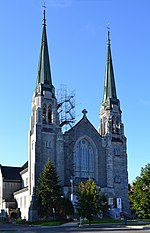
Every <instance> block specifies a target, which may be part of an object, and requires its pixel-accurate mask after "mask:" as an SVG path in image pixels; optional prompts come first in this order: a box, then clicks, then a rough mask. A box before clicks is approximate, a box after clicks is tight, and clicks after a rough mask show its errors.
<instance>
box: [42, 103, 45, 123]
mask: <svg viewBox="0 0 150 233" xmlns="http://www.w3.org/2000/svg"><path fill="white" fill-rule="evenodd" d="M42 119H43V123H46V106H45V105H44V106H43V112H42Z"/></svg>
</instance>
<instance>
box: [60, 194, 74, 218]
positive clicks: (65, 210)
mask: <svg viewBox="0 0 150 233" xmlns="http://www.w3.org/2000/svg"><path fill="white" fill-rule="evenodd" d="M73 212H74V208H73V205H72V202H71V201H70V200H68V199H66V198H65V197H61V198H60V199H59V200H58V201H57V205H56V213H57V216H58V218H59V219H60V220H63V219H72V217H73Z"/></svg>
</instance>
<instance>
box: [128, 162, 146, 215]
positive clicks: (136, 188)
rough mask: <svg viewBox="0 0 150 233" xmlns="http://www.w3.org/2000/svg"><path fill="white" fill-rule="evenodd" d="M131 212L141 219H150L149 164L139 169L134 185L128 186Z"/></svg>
mask: <svg viewBox="0 0 150 233" xmlns="http://www.w3.org/2000/svg"><path fill="white" fill-rule="evenodd" d="M129 199H130V205H131V210H132V211H133V212H134V213H135V214H137V215H138V216H139V217H142V218H150V164H147V165H146V166H145V167H144V168H142V169H141V173H140V176H137V177H136V179H135V181H134V183H133V184H132V185H130V189H129Z"/></svg>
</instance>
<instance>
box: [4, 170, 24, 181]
mask: <svg viewBox="0 0 150 233" xmlns="http://www.w3.org/2000/svg"><path fill="white" fill-rule="evenodd" d="M21 170H22V169H21V167H9V166H1V172H2V177H3V179H4V181H8V182H11V181H17V182H21V175H20V171H21Z"/></svg>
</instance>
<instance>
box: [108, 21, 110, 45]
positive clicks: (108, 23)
mask: <svg viewBox="0 0 150 233" xmlns="http://www.w3.org/2000/svg"><path fill="white" fill-rule="evenodd" d="M107 30H108V45H110V25H109V23H108V24H107Z"/></svg>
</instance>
